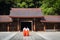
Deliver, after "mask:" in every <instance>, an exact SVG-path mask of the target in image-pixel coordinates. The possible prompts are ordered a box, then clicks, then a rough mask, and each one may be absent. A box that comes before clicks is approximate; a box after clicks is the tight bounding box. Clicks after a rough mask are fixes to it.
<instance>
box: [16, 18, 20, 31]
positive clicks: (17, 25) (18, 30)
mask: <svg viewBox="0 0 60 40" xmlns="http://www.w3.org/2000/svg"><path fill="white" fill-rule="evenodd" d="M19 29H20V27H19V18H18V24H17V31H20V30H19Z"/></svg>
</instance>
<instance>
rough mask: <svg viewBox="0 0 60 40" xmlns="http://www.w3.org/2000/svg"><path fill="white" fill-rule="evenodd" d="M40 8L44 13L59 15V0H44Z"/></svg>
mask: <svg viewBox="0 0 60 40" xmlns="http://www.w3.org/2000/svg"><path fill="white" fill-rule="evenodd" d="M41 8H42V12H43V13H44V14H45V15H60V0H44V1H43V2H42V5H41Z"/></svg>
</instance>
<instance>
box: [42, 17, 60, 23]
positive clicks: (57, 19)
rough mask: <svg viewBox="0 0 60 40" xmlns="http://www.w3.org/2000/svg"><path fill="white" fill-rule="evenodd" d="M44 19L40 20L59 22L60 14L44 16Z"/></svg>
mask: <svg viewBox="0 0 60 40" xmlns="http://www.w3.org/2000/svg"><path fill="white" fill-rule="evenodd" d="M44 19H45V20H41V22H60V16H44Z"/></svg>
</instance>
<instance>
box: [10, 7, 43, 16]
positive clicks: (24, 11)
mask: <svg viewBox="0 0 60 40" xmlns="http://www.w3.org/2000/svg"><path fill="white" fill-rule="evenodd" d="M10 16H11V17H42V16H43V15H42V13H41V9H40V8H12V10H11V12H10Z"/></svg>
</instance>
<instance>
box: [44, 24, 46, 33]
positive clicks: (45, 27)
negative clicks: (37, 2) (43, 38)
mask: <svg viewBox="0 0 60 40" xmlns="http://www.w3.org/2000/svg"><path fill="white" fill-rule="evenodd" d="M45 31H46V24H44V32H45Z"/></svg>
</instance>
